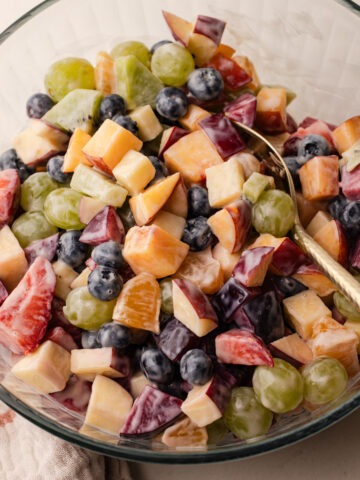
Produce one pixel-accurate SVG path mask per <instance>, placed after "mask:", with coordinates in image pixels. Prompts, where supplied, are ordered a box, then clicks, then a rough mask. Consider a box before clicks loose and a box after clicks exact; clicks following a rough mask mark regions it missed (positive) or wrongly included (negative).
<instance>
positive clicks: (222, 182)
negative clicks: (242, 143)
mask: <svg viewBox="0 0 360 480" xmlns="http://www.w3.org/2000/svg"><path fill="white" fill-rule="evenodd" d="M205 175H206V187H207V189H208V194H209V203H210V205H211V207H214V208H222V207H225V205H228V204H229V203H231V202H235V201H236V200H239V199H240V197H241V193H242V189H243V185H244V181H245V178H244V173H243V169H242V166H241V164H240V163H239V162H238V161H237V160H236V159H234V158H233V159H231V158H230V159H229V160H228V161H227V162H224V163H220V164H219V165H214V166H213V167H210V168H207V169H206V170H205Z"/></svg>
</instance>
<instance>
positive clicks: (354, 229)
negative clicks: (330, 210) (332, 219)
mask: <svg viewBox="0 0 360 480" xmlns="http://www.w3.org/2000/svg"><path fill="white" fill-rule="evenodd" d="M339 221H340V223H341V225H342V226H343V227H344V228H345V230H346V231H347V232H348V234H350V235H351V236H357V235H358V234H359V232H360V202H355V201H353V202H348V203H347V205H345V206H344V208H343V209H342V211H341V212H340V214H339Z"/></svg>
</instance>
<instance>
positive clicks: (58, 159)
mask: <svg viewBox="0 0 360 480" xmlns="http://www.w3.org/2000/svg"><path fill="white" fill-rule="evenodd" d="M63 165H64V157H62V156H61V155H56V156H55V157H52V158H50V160H49V161H48V163H47V165H46V169H47V172H48V174H49V175H50V177H51V178H52V179H53V180H55V182H59V183H68V182H69V181H70V180H71V173H65V172H63V171H62V166H63Z"/></svg>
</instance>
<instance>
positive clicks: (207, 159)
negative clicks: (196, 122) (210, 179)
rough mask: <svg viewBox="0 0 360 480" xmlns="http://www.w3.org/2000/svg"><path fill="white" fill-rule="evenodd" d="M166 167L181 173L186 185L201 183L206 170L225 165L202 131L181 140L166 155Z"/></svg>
mask: <svg viewBox="0 0 360 480" xmlns="http://www.w3.org/2000/svg"><path fill="white" fill-rule="evenodd" d="M164 159H165V163H166V166H167V167H168V168H169V170H170V171H172V172H180V173H182V175H183V178H184V180H185V182H186V183H189V184H191V183H201V182H203V181H204V180H205V170H206V169H207V168H209V167H212V166H213V165H219V164H221V163H223V159H222V158H221V157H220V155H219V154H218V152H217V150H216V148H215V147H214V145H213V144H212V142H211V141H210V140H209V138H208V137H207V135H206V134H205V133H204V132H203V131H202V130H197V131H195V132H192V133H189V135H186V136H185V137H182V138H180V140H178V141H177V142H176V143H174V144H173V145H172V146H171V147H169V148H168V149H167V150H166V151H165V153H164Z"/></svg>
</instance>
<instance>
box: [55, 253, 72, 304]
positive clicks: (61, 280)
mask: <svg viewBox="0 0 360 480" xmlns="http://www.w3.org/2000/svg"><path fill="white" fill-rule="evenodd" d="M52 267H53V270H54V272H55V275H56V286H55V295H56V296H57V297H58V298H61V299H62V300H66V297H67V296H68V295H69V293H70V291H71V287H70V285H71V284H72V282H73V281H74V280H75V278H76V277H77V276H78V273H77V272H75V270H74V269H73V268H71V267H70V265H68V264H67V263H65V262H63V261H62V260H57V261H56V262H54V263H53V264H52Z"/></svg>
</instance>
